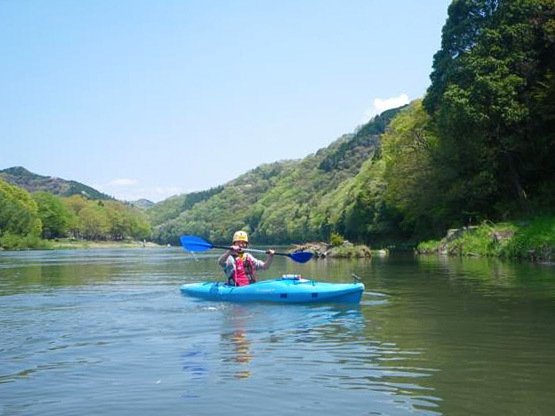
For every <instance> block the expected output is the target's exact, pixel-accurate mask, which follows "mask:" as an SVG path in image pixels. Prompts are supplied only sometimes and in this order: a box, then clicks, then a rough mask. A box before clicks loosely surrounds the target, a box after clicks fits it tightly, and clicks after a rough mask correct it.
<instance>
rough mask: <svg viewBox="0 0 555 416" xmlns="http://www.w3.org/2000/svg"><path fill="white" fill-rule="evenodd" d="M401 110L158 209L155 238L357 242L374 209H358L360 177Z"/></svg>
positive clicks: (154, 214)
mask: <svg viewBox="0 0 555 416" xmlns="http://www.w3.org/2000/svg"><path fill="white" fill-rule="evenodd" d="M400 110H401V109H394V110H388V111H386V112H384V113H383V114H381V115H379V116H376V117H375V118H374V119H373V120H372V121H371V122H370V123H368V124H367V125H365V126H363V127H362V128H361V129H359V130H358V132H356V133H354V134H348V135H344V136H342V137H341V138H339V139H338V140H336V141H335V142H333V143H332V144H331V145H330V146H328V147H327V148H324V149H321V150H319V151H318V152H316V154H313V155H309V156H307V157H306V158H304V159H302V160H293V161H282V162H276V163H271V164H266V165H262V166H259V167H258V168H256V169H253V170H252V171H250V172H247V173H245V174H244V175H241V176H240V177H238V178H237V179H235V180H233V181H231V182H229V183H227V184H225V185H224V186H221V187H218V188H214V189H211V190H209V191H205V192H201V193H195V194H186V195H181V196H177V197H173V198H170V199H169V200H167V201H163V202H161V203H159V204H157V205H156V206H155V207H153V208H151V209H150V210H149V211H148V214H149V216H150V218H151V220H152V222H153V225H154V226H155V230H154V239H155V240H157V241H159V242H164V243H165V242H171V243H177V241H178V237H179V236H180V235H182V234H187V233H189V234H196V235H201V236H204V237H206V238H208V239H210V240H212V241H215V242H223V241H227V240H228V239H229V237H230V235H231V234H232V233H233V231H234V230H237V229H245V230H248V231H249V232H250V233H251V235H252V238H253V239H256V240H257V241H259V242H266V243H280V242H281V243H284V242H291V241H298V242H302V241H306V240H309V239H328V238H329V235H330V233H331V232H332V231H336V230H339V231H341V232H342V233H343V234H345V235H347V236H350V235H353V236H359V234H361V229H360V227H359V225H360V224H358V223H357V221H359V220H360V218H358V216H359V214H360V215H362V212H360V213H359V211H361V210H362V211H364V214H367V211H374V210H375V209H376V207H375V206H374V205H373V201H370V200H369V201H364V202H368V205H365V207H364V209H361V208H360V205H361V203H363V202H362V200H361V198H362V197H361V195H360V190H359V189H358V185H357V181H356V180H355V179H356V177H357V175H358V174H359V173H360V172H361V171H362V172H363V174H364V175H367V174H366V172H367V170H369V169H370V168H365V169H362V168H363V166H364V165H365V164H367V163H371V161H372V159H373V156H374V155H375V154H376V152H377V150H378V148H379V137H380V134H382V133H383V132H384V131H385V127H386V126H387V125H388V123H389V122H390V121H391V119H392V118H393V117H394V116H395V115H396V114H397V113H398V112H399V111H400ZM346 196H347V197H346ZM366 196H367V195H366ZM366 196H365V197H366ZM378 211H379V208H378ZM355 217H356V218H355ZM377 218H379V219H381V218H380V214H379V213H375V215H374V216H373V217H372V218H371V219H370V220H369V222H371V223H372V224H374V223H376V222H379V221H378V220H377Z"/></svg>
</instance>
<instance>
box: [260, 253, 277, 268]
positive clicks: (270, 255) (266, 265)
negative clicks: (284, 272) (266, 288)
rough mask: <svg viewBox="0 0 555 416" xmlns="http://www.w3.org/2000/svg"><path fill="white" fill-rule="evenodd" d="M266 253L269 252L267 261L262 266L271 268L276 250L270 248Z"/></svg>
mask: <svg viewBox="0 0 555 416" xmlns="http://www.w3.org/2000/svg"><path fill="white" fill-rule="evenodd" d="M266 253H267V254H268V256H267V257H266V261H265V262H264V263H262V265H261V266H260V268H261V269H262V270H268V269H269V268H270V265H271V264H272V261H273V260H274V250H271V249H270V250H268V251H267V252H266Z"/></svg>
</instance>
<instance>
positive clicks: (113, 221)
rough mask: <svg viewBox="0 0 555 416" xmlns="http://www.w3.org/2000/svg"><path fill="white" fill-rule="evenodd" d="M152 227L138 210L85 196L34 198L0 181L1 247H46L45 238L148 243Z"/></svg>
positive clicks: (40, 195)
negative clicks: (129, 239) (127, 240)
mask: <svg viewBox="0 0 555 416" xmlns="http://www.w3.org/2000/svg"><path fill="white" fill-rule="evenodd" d="M150 233H151V230H150V223H149V221H148V219H147V217H146V215H145V214H144V213H143V212H142V211H140V210H139V209H137V208H134V207H131V206H129V205H126V204H123V203H122V202H118V201H113V200H108V201H95V200H89V199H86V198H84V197H82V196H78V195H76V196H72V197H69V198H63V197H58V196H55V195H52V194H50V193H48V192H35V193H33V194H30V193H29V192H27V191H25V190H24V189H22V188H19V187H17V186H14V185H10V184H8V183H6V182H5V181H3V180H1V179H0V247H3V248H19V247H21V248H23V247H37V246H42V245H43V243H41V237H42V238H44V239H53V238H60V237H73V238H79V239H87V240H122V239H124V238H133V239H141V240H142V239H144V238H149V237H150Z"/></svg>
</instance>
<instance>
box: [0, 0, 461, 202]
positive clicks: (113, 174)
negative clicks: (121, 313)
mask: <svg viewBox="0 0 555 416" xmlns="http://www.w3.org/2000/svg"><path fill="white" fill-rule="evenodd" d="M449 3H450V1H449V0H425V1H422V2H421V1H414V0H389V1H383V0H331V1H326V0H296V1H294V0H283V1H269V0H268V1H266V0H258V1H256V0H228V1H223V0H221V1H216V0H198V1H197V0H160V1H152V0H149V1H146V0H145V1H143V0H118V1H113V0H79V1H74V0H65V1H62V0H48V1H41V0H0V56H1V59H0V91H1V92H0V140H1V143H2V144H1V150H0V169H5V168H8V167H11V166H24V167H25V168H27V169H29V170H30V171H32V172H35V173H38V174H41V175H47V176H57V177H61V178H64V179H72V180H77V181H79V182H83V183H85V184H87V185H90V186H93V187H95V188H96V189H99V190H101V191H103V192H106V193H108V194H110V195H113V196H115V197H116V198H118V199H124V200H134V199H138V198H148V199H151V200H153V201H160V200H163V199H164V198H167V197H169V196H170V195H174V194H180V193H186V192H192V191H200V190H205V189H208V188H210V187H213V186H217V185H221V184H224V183H226V182H228V181H229V180H231V179H234V178H235V177H237V176H239V175H240V174H242V173H245V172H246V171H248V170H250V169H253V168H255V167H257V166H259V165H260V164H262V163H268V162H274V161H278V160H284V159H300V158H304V157H306V156H307V155H309V154H311V153H314V152H316V151H317V150H318V149H320V148H322V147H326V146H328V145H329V144H330V143H331V142H333V141H334V140H336V139H337V138H338V137H340V136H341V135H342V134H345V133H350V132H352V131H353V130H354V129H355V128H356V127H357V126H358V125H360V124H362V123H364V122H365V121H367V120H368V119H369V118H370V117H371V116H372V115H375V114H376V113H378V112H380V111H383V110H384V109H386V108H389V107H392V106H396V105H397V104H402V103H404V102H406V101H408V100H413V99H415V98H421V97H422V96H423V95H424V94H425V91H426V89H427V87H428V86H429V84H430V81H429V75H430V72H431V66H432V60H433V55H434V53H435V52H436V51H437V50H438V49H439V47H440V43H441V28H442V27H443V25H444V23H445V20H446V18H447V8H448V5H449Z"/></svg>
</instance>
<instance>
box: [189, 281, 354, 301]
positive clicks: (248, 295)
mask: <svg viewBox="0 0 555 416" xmlns="http://www.w3.org/2000/svg"><path fill="white" fill-rule="evenodd" d="M180 290H181V293H183V294H184V295H188V296H192V297H196V298H201V299H206V300H213V301H228V302H276V303H358V302H360V299H361V296H362V293H363V292H364V284H363V283H326V282H317V281H314V280H308V279H303V278H300V277H293V278H291V277H288V276H284V277H281V278H277V279H272V280H264V281H260V282H256V283H253V284H250V285H247V286H230V285H228V284H225V283H222V282H203V283H187V284H184V285H182V286H181V289H180Z"/></svg>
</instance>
